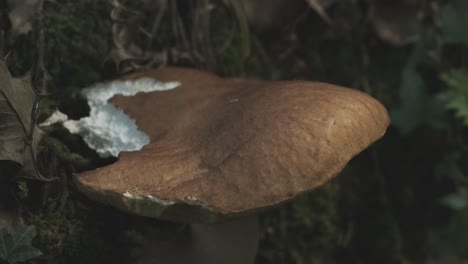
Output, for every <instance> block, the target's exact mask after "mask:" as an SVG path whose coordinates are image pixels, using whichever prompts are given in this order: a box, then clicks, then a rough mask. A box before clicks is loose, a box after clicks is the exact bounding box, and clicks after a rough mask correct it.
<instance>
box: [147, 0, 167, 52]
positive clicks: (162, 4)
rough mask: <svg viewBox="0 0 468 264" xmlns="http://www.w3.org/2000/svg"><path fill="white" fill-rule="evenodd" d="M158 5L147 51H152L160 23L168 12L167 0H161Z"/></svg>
mask: <svg viewBox="0 0 468 264" xmlns="http://www.w3.org/2000/svg"><path fill="white" fill-rule="evenodd" d="M157 7H158V13H157V15H156V17H155V18H154V21H153V25H152V27H151V31H150V38H149V40H148V43H147V44H146V49H145V52H148V51H150V50H151V47H152V46H153V41H154V38H155V35H156V32H157V31H158V29H159V25H160V24H161V21H162V19H163V17H164V14H165V13H166V9H167V0H161V1H159V5H157Z"/></svg>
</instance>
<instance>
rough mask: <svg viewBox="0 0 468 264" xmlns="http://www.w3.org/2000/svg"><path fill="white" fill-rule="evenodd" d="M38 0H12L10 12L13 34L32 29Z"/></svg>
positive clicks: (9, 2) (24, 32)
mask: <svg viewBox="0 0 468 264" xmlns="http://www.w3.org/2000/svg"><path fill="white" fill-rule="evenodd" d="M38 2H39V1H38V0H10V1H8V5H9V7H10V12H9V14H8V16H9V18H10V22H11V32H12V33H13V34H26V33H28V32H29V31H31V29H32V23H33V20H34V17H35V14H36V10H37V4H38Z"/></svg>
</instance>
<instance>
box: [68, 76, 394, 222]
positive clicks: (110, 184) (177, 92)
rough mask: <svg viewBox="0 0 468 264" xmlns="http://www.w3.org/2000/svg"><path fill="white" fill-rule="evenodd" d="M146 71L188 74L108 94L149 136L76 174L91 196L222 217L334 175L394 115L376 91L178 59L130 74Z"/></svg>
mask: <svg viewBox="0 0 468 264" xmlns="http://www.w3.org/2000/svg"><path fill="white" fill-rule="evenodd" d="M139 77H152V78H155V79H157V80H160V81H164V82H166V81H178V82H180V83H181V86H180V87H178V88H175V89H173V90H168V91H158V92H151V93H145V94H144V93H139V94H137V95H135V96H132V97H125V96H120V95H119V96H115V97H114V98H112V99H111V102H112V103H113V104H114V105H116V106H117V107H118V108H120V109H122V110H123V111H124V112H125V113H127V114H128V115H129V116H130V117H132V118H133V119H135V120H136V123H137V125H138V127H139V129H140V130H142V131H143V132H145V133H146V134H148V135H149V137H150V139H151V143H150V144H148V145H147V146H145V147H144V148H143V149H142V150H139V151H134V152H124V153H121V154H120V156H119V160H118V161H117V162H116V163H114V164H111V165H109V166H105V167H102V168H98V169H96V170H93V171H88V172H85V173H82V174H81V175H78V176H77V177H76V178H75V180H76V183H77V185H78V186H79V189H80V190H82V191H83V192H84V193H85V194H86V195H88V196H89V197H91V198H92V199H95V200H98V201H101V202H105V203H108V204H111V205H113V206H115V207H117V208H120V209H124V210H128V211H130V212H133V213H136V214H139V215H143V216H149V217H155V218H161V219H169V220H174V221H185V222H187V221H191V222H193V221H195V222H215V221H218V220H220V219H222V218H225V217H229V216H235V215H238V214H243V213H246V212H249V211H253V210H257V209H259V208H265V207H269V206H273V205H276V204H279V203H281V202H283V201H286V200H288V199H290V198H292V197H294V196H296V195H298V194H300V193H303V192H306V191H309V190H311V189H314V188H316V187H318V186H320V185H322V184H323V183H325V182H326V181H327V180H329V179H331V178H332V177H334V176H335V175H337V174H338V173H339V172H340V171H341V170H342V169H343V167H344V166H345V165H346V163H347V162H348V161H349V160H350V159H351V158H352V157H353V156H355V155H356V154H358V153H359V152H361V151H362V150H364V149H365V148H366V147H367V146H369V145H370V144H372V143H373V142H374V141H376V140H377V139H379V138H380V137H382V135H383V134H384V133H385V130H386V128H387V126H388V124H389V117H388V114H387V111H386V110H385V108H384V107H383V106H382V104H380V103H379V102H378V101H377V100H375V99H373V98H372V97H370V96H368V95H366V94H364V93H362V92H359V91H356V90H352V89H347V88H342V87H337V86H334V85H330V84H326V83H316V82H305V81H285V82H272V81H253V80H240V79H221V78H219V77H217V76H215V75H212V74H209V73H206V72H202V71H198V70H191V69H181V68H162V69H157V70H150V71H146V72H141V73H137V74H133V75H130V76H127V77H126V78H125V79H134V78H139ZM187 211H188V212H187Z"/></svg>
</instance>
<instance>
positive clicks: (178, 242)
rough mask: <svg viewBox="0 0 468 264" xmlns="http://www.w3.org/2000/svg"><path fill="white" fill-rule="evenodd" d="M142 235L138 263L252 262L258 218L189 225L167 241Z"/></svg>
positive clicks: (246, 217)
mask: <svg viewBox="0 0 468 264" xmlns="http://www.w3.org/2000/svg"><path fill="white" fill-rule="evenodd" d="M144 236H146V237H145V239H144V245H142V246H143V248H142V250H143V252H141V253H142V255H141V258H140V261H139V262H138V263H139V264H154V263H158V264H186V263H192V264H219V263H223V264H253V263H254V260H255V255H256V253H257V248H258V241H259V230H258V217H257V216H256V215H253V216H244V217H239V218H236V219H234V220H232V221H229V222H224V223H219V224H190V225H189V228H187V230H185V231H184V232H182V233H181V234H179V235H176V237H175V238H172V239H170V240H169V241H167V240H166V241H161V240H164V239H161V236H157V235H155V236H152V235H151V234H149V233H146V234H144ZM149 236H151V237H149Z"/></svg>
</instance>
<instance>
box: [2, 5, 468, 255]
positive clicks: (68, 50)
mask: <svg viewBox="0 0 468 264" xmlns="http://www.w3.org/2000/svg"><path fill="white" fill-rule="evenodd" d="M119 2H122V3H123V4H125V5H126V7H128V8H129V10H136V11H138V12H136V13H135V12H129V13H130V14H138V16H137V17H135V19H133V18H132V19H133V20H131V21H132V23H134V22H135V23H137V24H132V26H137V27H136V28H138V32H143V33H142V34H140V35H139V36H138V37H136V38H135V39H130V41H131V43H133V44H135V45H137V46H138V47H141V49H142V53H141V54H143V55H144V56H143V55H142V57H143V59H141V58H132V59H126V60H121V61H118V60H117V61H116V60H115V58H112V56H111V51H112V49H113V48H115V45H116V40H115V39H114V38H113V35H112V34H113V26H114V25H115V21H113V20H112V19H111V17H110V13H111V11H112V9H113V8H115V7H113V6H112V3H111V1H93V0H76V1H71V0H60V1H47V4H46V6H45V21H44V23H45V34H46V54H45V58H46V61H45V64H46V68H47V70H48V72H49V75H50V80H49V82H48V85H49V86H50V87H49V88H50V91H51V92H52V94H51V95H50V96H49V98H47V100H45V101H43V102H42V108H41V115H40V119H44V118H45V117H47V116H48V115H50V113H51V112H52V111H54V110H55V108H60V109H61V110H63V111H64V112H66V113H67V114H68V115H69V116H71V117H73V118H77V117H80V116H83V115H86V111H87V108H86V105H85V104H83V102H81V101H80V99H79V96H78V94H79V91H80V89H82V88H83V87H85V86H87V85H89V84H91V83H94V82H98V81H103V80H105V79H108V78H114V77H115V76H116V75H117V71H118V69H121V68H125V67H126V66H129V65H130V66H132V67H130V68H132V69H139V68H145V67H153V66H156V65H179V66H189V67H198V68H203V69H208V70H211V71H214V72H216V73H218V74H220V75H222V76H247V77H254V78H266V79H310V80H318V81H326V82H331V83H335V84H339V85H343V86H348V87H352V88H355V89H359V90H362V91H364V92H366V93H369V94H371V95H373V96H374V97H376V98H378V99H379V100H380V101H382V102H383V103H384V104H385V105H386V106H387V107H388V109H389V110H390V113H391V117H392V126H391V127H390V128H389V131H388V132H387V135H386V136H385V137H384V138H383V139H382V140H381V141H380V142H378V143H377V144H375V145H374V146H372V147H371V149H369V150H367V151H365V152H364V153H362V154H360V155H359V156H357V157H356V158H355V159H354V160H353V161H352V162H351V163H350V164H349V166H347V168H346V169H345V170H344V171H343V173H341V175H340V177H338V178H336V179H334V180H333V181H332V182H330V183H328V184H327V185H325V186H324V187H322V188H320V189H318V190H316V191H315V192H313V193H310V194H305V195H302V196H301V197H298V199H296V201H294V202H292V203H288V204H287V205H285V206H283V207H282V208H278V209H274V210H271V211H268V212H266V213H265V214H264V215H263V216H262V227H263V232H262V240H261V244H260V250H259V254H258V258H257V263H259V264H263V263H265V264H267V263H278V264H291V263H304V264H308V263H314V264H315V263H347V264H358V263H382V264H387V263H388V264H407V263H415V264H416V263H433V260H434V261H437V260H439V259H444V258H445V257H450V258H452V259H453V258H455V259H458V261H459V262H457V263H461V261H462V259H468V256H467V252H468V180H467V176H466V173H467V170H468V166H467V165H466V164H467V163H466V157H467V156H468V142H467V140H468V133H467V132H468V130H467V129H468V127H467V125H468V88H467V85H468V84H467V81H468V65H467V59H468V52H467V51H468V38H467V36H468V31H467V30H468V18H467V17H466V15H464V14H466V11H467V9H466V5H463V4H460V3H459V2H460V1H455V2H454V3H445V2H443V1H436V0H427V1H420V2H418V3H419V4H416V5H415V4H414V3H415V2H417V1H409V0H400V1H394V2H392V9H391V10H392V12H393V13H392V14H393V15H392V16H385V15H384V13H385V12H384V11H385V10H386V9H385V7H382V6H377V5H379V3H381V2H379V1H370V0H356V1H354V0H348V1H315V2H316V3H317V4H320V5H323V6H321V8H322V9H323V10H325V11H326V12H327V13H326V14H327V17H329V18H330V20H331V21H332V23H330V24H328V23H326V22H325V21H324V20H323V18H322V17H321V16H320V15H319V14H316V13H314V12H312V11H311V10H310V9H307V8H306V4H305V3H303V4H302V5H301V3H299V4H293V2H292V0H291V2H290V3H291V5H290V6H294V5H296V6H297V8H295V9H289V8H282V9H280V10H279V12H278V11H277V13H276V15H273V16H272V18H270V19H271V20H274V21H275V23H274V25H272V26H271V27H268V30H267V31H260V30H258V31H253V30H252V29H253V28H258V27H255V25H250V27H247V22H249V21H253V20H249V19H251V17H248V16H246V15H245V14H244V13H243V11H242V7H241V6H240V3H242V2H243V1H236V0H229V1H193V0H181V1H169V2H168V3H169V4H168V5H167V6H166V7H165V8H166V9H165V13H163V15H162V16H161V18H160V19H161V20H160V23H159V26H158V27H155V28H153V27H154V25H155V24H157V23H155V22H157V19H158V18H157V15H156V14H157V13H158V12H157V11H158V6H156V7H151V8H145V6H144V3H146V1H119ZM155 2H158V1H155ZM114 3H115V1H114ZM203 3H208V4H209V5H204V4H203ZM326 3H327V4H326ZM409 4H410V5H409ZM272 6H273V5H272ZM401 6H403V7H401ZM408 6H410V7H411V8H409V7H408ZM262 8H267V7H265V6H264V7H262ZM398 8H406V9H404V10H400V11H404V12H401V13H402V14H408V15H407V16H406V17H404V16H402V15H401V16H400V15H399V13H398V12H397V11H398ZM373 10H374V11H375V10H378V11H379V12H373ZM395 10H396V11H395ZM127 11H128V10H127ZM263 11H265V13H269V12H270V11H269V10H268V12H266V11H267V10H266V9H265V10H263V9H262V10H260V11H258V12H263ZM294 12H296V13H294ZM413 12H415V13H413ZM126 14H127V15H128V13H126ZM273 14H275V13H274V12H273ZM283 14H284V16H283ZM286 14H288V15H286ZM290 14H292V15H290ZM378 15H380V16H381V17H376V16H378ZM0 16H1V14H0ZM369 17H371V19H369ZM408 17H411V19H412V20H408V19H407V18H408ZM414 18H418V19H419V20H416V19H414ZM400 20H401V21H400ZM377 21H378V23H377ZM408 21H412V23H416V25H408ZM127 23H129V22H128V21H127ZM278 25H280V26H278ZM0 26H2V27H0V31H1V30H2V28H3V25H0ZM399 27H404V28H403V29H401V28H399ZM264 28H265V26H264ZM141 29H143V30H141ZM400 31H402V32H405V34H406V35H405V38H404V40H405V41H394V40H399V39H400V38H399V36H398V32H400ZM2 32H3V31H2ZM145 32H146V33H148V32H150V33H151V32H154V34H153V37H151V38H148V37H147V36H146V37H145ZM386 32H392V34H397V35H396V37H392V38H391V39H392V41H393V42H389V38H386V37H383V36H385V33H386ZM408 32H410V33H408ZM4 36H5V35H1V36H0V37H1V38H0V40H3V42H2V43H0V47H1V49H0V51H2V52H3V53H4V54H6V53H8V52H10V55H9V63H10V64H11V65H10V66H11V69H12V71H13V72H14V73H17V74H18V75H20V74H21V73H24V72H25V71H27V69H29V68H30V66H31V65H32V58H33V57H34V50H33V48H34V43H31V42H32V41H31V39H32V37H33V36H32V35H31V34H27V35H19V36H16V37H15V38H14V39H12V40H8V41H7V40H5V38H4ZM392 36H393V35H392ZM407 36H409V37H407ZM402 39H403V38H402ZM122 41H128V39H126V40H125V39H124V40H122ZM0 42H1V41H0ZM125 43H126V42H125ZM148 43H149V44H148ZM117 44H118V43H117ZM121 44H122V43H121ZM124 46H125V45H124ZM149 55H151V56H149ZM148 56H149V57H148ZM150 57H151V58H150ZM154 58H157V60H156V59H155V60H152V59H154ZM164 58H165V59H164ZM120 66H122V67H120ZM48 132H49V133H48V136H47V137H45V139H44V141H43V144H42V146H41V154H40V160H41V161H42V162H41V170H42V171H43V173H46V174H48V175H50V176H57V177H58V178H59V179H60V180H59V181H56V182H53V183H38V182H31V181H28V180H21V181H20V182H19V183H18V185H17V186H16V187H17V190H15V193H16V196H17V197H18V199H19V200H20V201H21V203H22V204H23V208H22V209H23V210H24V218H25V221H26V222H27V223H28V224H31V225H34V226H35V227H36V229H37V231H38V234H37V238H36V239H35V240H34V242H35V244H36V245H37V247H38V248H39V249H41V251H42V252H44V255H43V256H41V257H39V258H37V259H35V260H34V261H32V262H31V263H57V264H58V263H131V260H130V255H131V253H130V251H131V250H132V245H129V244H128V243H127V242H125V241H126V239H125V235H124V233H125V232H126V231H127V230H128V229H129V228H130V225H131V221H130V220H129V216H128V215H126V214H124V213H120V212H117V211H116V210H113V209H110V208H105V207H100V206H99V205H96V204H94V203H92V202H90V201H88V200H86V199H85V198H84V197H82V196H80V195H79V194H78V193H76V192H75V190H74V188H73V184H72V182H71V175H72V174H73V173H74V172H76V171H80V170H85V169H89V168H92V167H96V166H100V165H102V164H106V163H107V162H111V161H103V160H99V159H98V158H97V156H96V154H95V153H93V152H92V151H91V150H89V149H87V148H86V147H84V144H83V142H82V141H81V140H80V139H79V138H77V137H75V136H73V135H70V134H68V133H67V132H66V131H64V130H63V129H62V128H60V126H55V127H51V128H49V131H48ZM116 248H117V249H122V250H115V249H116ZM116 252H118V253H117V254H116Z"/></svg>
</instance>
